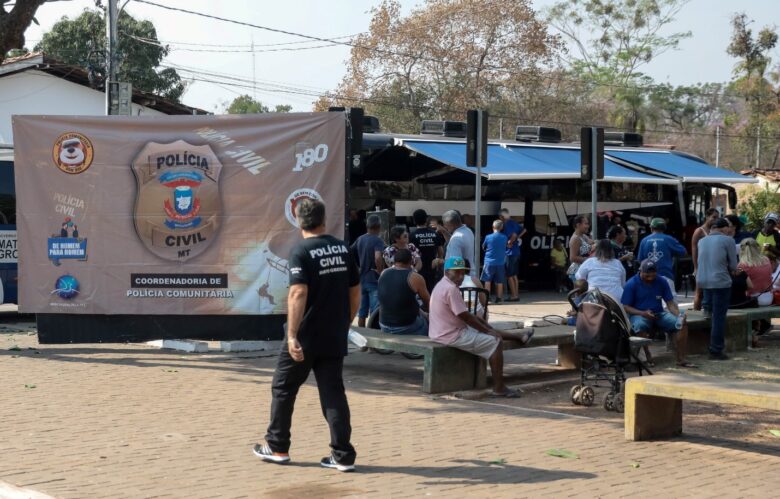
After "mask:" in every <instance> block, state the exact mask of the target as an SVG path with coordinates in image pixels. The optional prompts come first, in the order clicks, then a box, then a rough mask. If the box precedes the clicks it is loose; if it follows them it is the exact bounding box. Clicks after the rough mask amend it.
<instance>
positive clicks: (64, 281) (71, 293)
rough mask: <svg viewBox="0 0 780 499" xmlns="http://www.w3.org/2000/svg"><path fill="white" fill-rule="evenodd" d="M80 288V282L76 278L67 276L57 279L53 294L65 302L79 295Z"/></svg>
mask: <svg viewBox="0 0 780 499" xmlns="http://www.w3.org/2000/svg"><path fill="white" fill-rule="evenodd" d="M80 287H81V286H80V284H79V281H78V280H77V279H76V278H75V277H73V276H72V275H70V274H65V275H62V276H60V277H58V278H57V282H55V283H54V289H53V290H52V291H51V294H53V295H57V296H59V297H60V298H62V299H63V300H71V299H73V298H75V297H76V296H77V295H78V294H79V288H80Z"/></svg>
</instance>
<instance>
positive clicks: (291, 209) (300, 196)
mask: <svg viewBox="0 0 780 499" xmlns="http://www.w3.org/2000/svg"><path fill="white" fill-rule="evenodd" d="M304 199H316V200H317V201H322V196H320V193H319V192H317V191H315V190H314V189H307V188H304V189H298V190H296V191H293V193H292V194H290V195H289V196H287V201H285V202H284V214H285V215H286V216H287V221H288V222H290V223H291V224H292V225H293V226H295V227H298V221H297V220H295V206H296V205H297V204H298V203H300V202H301V201H303V200H304Z"/></svg>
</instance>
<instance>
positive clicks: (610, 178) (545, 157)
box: [397, 139, 678, 184]
mask: <svg viewBox="0 0 780 499" xmlns="http://www.w3.org/2000/svg"><path fill="white" fill-rule="evenodd" d="M397 144H398V145H401V146H403V147H405V148H407V149H409V150H412V151H414V152H416V153H418V154H422V155H424V156H427V157H429V158H431V159H434V160H436V161H438V162H440V163H443V164H445V165H448V166H451V167H453V168H457V169H459V170H462V171H467V172H469V173H472V174H475V173H476V168H473V167H469V166H466V145H465V143H464V142H456V141H440V142H439V141H435V140H431V141H426V140H410V139H398V141H397ZM482 174H483V176H484V177H485V178H487V179H488V180H565V179H579V178H580V150H579V149H578V148H573V147H533V146H519V145H518V146H515V145H512V144H489V145H488V165H487V166H486V167H485V168H483V169H482ZM603 181H604V182H627V183H645V184H676V183H677V182H678V180H677V178H669V176H668V175H667V176H665V175H663V174H659V175H652V174H648V173H643V172H641V171H638V170H634V169H631V168H627V167H625V166H621V165H619V164H617V163H615V162H614V161H612V160H610V159H605V161H604V180H603Z"/></svg>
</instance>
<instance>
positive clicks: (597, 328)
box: [568, 289, 653, 412]
mask: <svg viewBox="0 0 780 499" xmlns="http://www.w3.org/2000/svg"><path fill="white" fill-rule="evenodd" d="M575 292H576V290H575V291H573V292H571V293H569V295H568V299H569V303H571V305H572V307H573V308H574V309H575V310H576V311H577V325H576V330H575V333H574V349H575V350H576V351H577V352H579V353H581V354H582V366H581V368H580V383H579V384H578V385H574V386H573V387H571V392H570V395H571V401H572V403H573V404H575V405H584V406H591V405H593V402H594V399H595V398H596V393H595V391H594V390H593V387H592V386H588V384H587V382H588V381H595V384H596V385H597V384H598V382H599V381H602V380H604V381H609V383H610V385H611V390H610V391H609V393H607V394H606V395H605V396H604V409H606V410H607V411H616V412H623V410H624V408H625V398H624V395H623V393H622V392H621V389H622V387H623V384H625V382H626V375H625V369H626V366H628V365H631V364H633V365H636V366H637V369H638V371H639V375H640V376H641V375H642V374H643V371H647V373H648V374H653V373H652V372H651V371H650V369H648V368H647V366H646V365H645V364H644V363H643V362H642V361H641V360H639V357H638V352H639V349H640V348H641V347H642V346H644V345H647V344H649V343H650V342H651V340H649V339H645V338H638V337H636V336H631V322H630V321H629V320H628V316H627V315H626V312H625V311H624V310H623V307H622V306H621V305H620V304H619V303H618V302H616V301H615V299H614V298H612V297H611V296H609V295H608V294H606V293H601V292H600V291H599V290H598V289H594V290H591V291H588V292H587V293H585V294H584V295H583V296H582V300H581V301H580V302H579V304H577V303H575V302H574V299H573V295H574V294H575Z"/></svg>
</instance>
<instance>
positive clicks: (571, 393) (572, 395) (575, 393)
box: [569, 385, 582, 405]
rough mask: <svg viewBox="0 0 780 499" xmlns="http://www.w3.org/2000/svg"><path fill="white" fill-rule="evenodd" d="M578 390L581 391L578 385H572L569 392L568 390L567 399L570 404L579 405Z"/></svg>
mask: <svg viewBox="0 0 780 499" xmlns="http://www.w3.org/2000/svg"><path fill="white" fill-rule="evenodd" d="M580 390H582V386H580V385H574V386H572V387H571V390H569V397H570V398H571V403H572V404H574V405H580Z"/></svg>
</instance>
